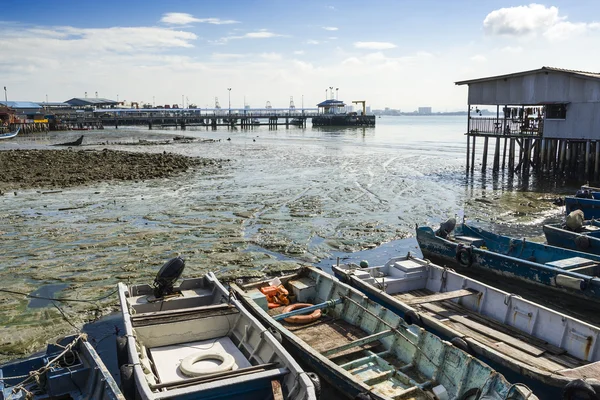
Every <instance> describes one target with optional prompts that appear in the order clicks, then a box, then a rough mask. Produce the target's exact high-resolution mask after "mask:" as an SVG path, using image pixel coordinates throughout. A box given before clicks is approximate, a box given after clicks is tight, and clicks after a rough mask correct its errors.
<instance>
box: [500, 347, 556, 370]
mask: <svg viewBox="0 0 600 400" xmlns="http://www.w3.org/2000/svg"><path fill="white" fill-rule="evenodd" d="M491 347H492V348H494V349H496V350H498V351H499V352H501V353H503V354H506V355H507V356H509V357H512V358H514V359H515V360H519V361H521V362H523V363H525V364H529V365H533V366H535V367H537V368H540V369H543V370H546V371H550V372H555V371H560V370H562V369H564V367H563V366H562V365H560V364H557V363H555V362H553V361H550V360H547V359H545V358H544V357H534V356H532V355H530V354H527V353H525V352H523V351H520V350H519V349H515V348H514V347H512V346H509V345H508V344H506V343H495V344H493V345H492V346H491Z"/></svg>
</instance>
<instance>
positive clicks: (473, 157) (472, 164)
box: [471, 136, 477, 172]
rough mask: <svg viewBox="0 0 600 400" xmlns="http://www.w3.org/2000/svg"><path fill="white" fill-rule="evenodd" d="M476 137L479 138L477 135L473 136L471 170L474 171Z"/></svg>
mask: <svg viewBox="0 0 600 400" xmlns="http://www.w3.org/2000/svg"><path fill="white" fill-rule="evenodd" d="M475 139H477V136H473V150H472V151H471V172H473V169H474V168H475Z"/></svg>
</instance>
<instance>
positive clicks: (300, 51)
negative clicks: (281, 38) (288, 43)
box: [294, 50, 304, 55]
mask: <svg viewBox="0 0 600 400" xmlns="http://www.w3.org/2000/svg"><path fill="white" fill-rule="evenodd" d="M294 54H297V55H302V54H304V50H296V51H294Z"/></svg>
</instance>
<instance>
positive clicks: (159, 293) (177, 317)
mask: <svg viewBox="0 0 600 400" xmlns="http://www.w3.org/2000/svg"><path fill="white" fill-rule="evenodd" d="M184 265H185V263H184V261H183V260H182V259H181V258H179V257H178V258H175V259H173V260H171V261H169V262H167V263H166V264H165V265H164V266H163V267H162V268H161V270H160V271H159V273H158V275H157V277H156V279H155V280H154V284H153V286H150V285H146V284H140V285H131V286H126V285H124V284H123V283H119V284H118V289H119V300H120V303H121V312H122V315H123V321H124V324H125V332H126V336H124V337H121V338H119V340H118V342H117V343H118V350H117V356H118V359H119V361H118V362H119V365H120V375H121V388H122V390H123V394H124V395H125V396H126V397H127V398H128V399H130V398H131V399H138V400H159V399H170V400H192V399H202V400H209V399H222V398H226V399H228V400H263V399H267V398H284V397H285V398H286V399H289V400H316V393H315V386H316V385H318V377H313V376H312V375H310V374H307V373H304V371H303V370H302V368H301V367H300V366H299V365H298V363H297V362H296V361H295V360H294V359H293V358H292V357H291V355H290V354H289V353H288V352H287V351H286V350H285V349H284V347H283V346H282V345H281V343H279V341H278V340H277V339H276V337H275V336H274V335H273V334H272V333H271V332H269V330H268V329H266V328H265V327H263V325H261V324H260V323H259V322H258V320H257V319H256V318H255V317H253V316H252V315H251V314H250V313H249V312H248V310H246V309H245V308H244V307H243V306H242V304H241V303H240V302H239V301H238V300H237V299H236V298H235V296H232V295H231V294H230V292H229V291H228V290H227V289H225V287H224V286H223V285H222V284H221V283H220V282H219V281H218V280H217V278H216V277H215V275H214V274H213V273H208V274H206V275H205V276H204V277H201V278H193V279H184V280H183V281H182V282H181V283H180V284H179V285H177V286H175V282H176V281H177V279H178V278H179V276H180V275H181V273H182V271H183V267H184Z"/></svg>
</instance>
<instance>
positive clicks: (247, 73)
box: [0, 0, 600, 111]
mask: <svg viewBox="0 0 600 400" xmlns="http://www.w3.org/2000/svg"><path fill="white" fill-rule="evenodd" d="M2 9H3V11H2V13H1V14H0V34H1V35H2V37H3V40H0V54H2V57H1V61H0V84H1V85H2V86H7V88H8V91H9V97H10V99H13V100H32V101H42V100H44V99H45V96H46V95H48V99H49V100H50V101H64V100H67V99H69V98H71V97H83V96H84V93H85V92H86V91H87V92H88V96H90V97H91V96H94V93H95V92H96V91H97V92H98V95H99V96H100V97H107V98H112V99H116V98H117V95H119V100H128V101H138V102H149V103H151V102H152V99H153V98H154V99H155V100H154V101H155V102H156V104H167V103H168V104H173V103H181V101H182V100H181V99H182V95H184V96H185V98H187V99H189V102H191V103H195V104H197V105H198V106H200V107H206V106H210V107H212V106H213V105H214V98H215V97H219V100H220V103H221V105H222V106H225V105H226V104H227V98H228V91H227V88H228V87H231V88H232V90H231V102H232V107H242V106H243V104H244V98H245V100H246V103H247V104H249V105H250V106H252V107H263V106H264V105H265V103H266V101H270V102H271V104H272V105H273V106H274V107H286V106H287V105H288V104H289V100H290V96H293V97H294V101H295V104H296V106H300V105H301V102H302V99H304V105H305V106H306V107H312V106H314V105H315V104H316V103H317V102H319V101H321V100H323V99H324V97H325V89H326V88H327V87H329V86H333V87H339V89H340V90H339V97H340V99H342V100H345V101H347V102H349V101H351V100H359V99H360V100H362V99H365V100H367V102H368V104H370V105H371V106H372V107H374V108H383V107H386V106H387V107H391V108H400V109H402V110H403V111H412V110H414V109H416V108H417V107H418V106H432V107H433V108H434V110H438V111H446V110H448V111H450V110H461V109H466V104H465V103H466V88H465V87H456V86H455V85H454V82H455V81H458V80H463V79H470V78H476V77H482V76H488V75H496V74H503V73H510V72H514V71H520V70H527V69H535V68H539V67H541V66H544V65H546V66H555V67H562V68H570V69H580V70H592V71H599V70H600V67H598V66H599V65H600V55H598V52H597V51H595V50H593V49H596V48H597V47H598V43H599V39H600V23H599V22H597V20H596V19H594V16H596V15H600V14H599V13H598V11H600V2H598V1H597V0H593V1H577V2H576V1H570V2H568V1H557V2H552V3H537V4H536V3H526V2H523V3H520V2H498V1H427V0H424V1H401V0H395V1H377V0H373V1H324V2H322V1H302V2H289V1H281V0H269V1H259V0H249V1H241V0H235V1H192V0H187V1H160V2H158V1H148V0H146V1H113V0H108V1H95V2H92V1H80V0H79V1H27V0H20V1H13V0H3V1H2ZM10 99H9V100H10Z"/></svg>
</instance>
